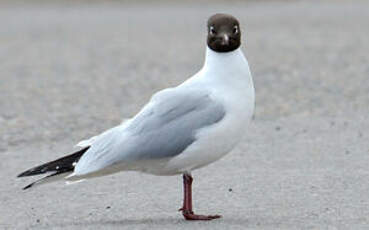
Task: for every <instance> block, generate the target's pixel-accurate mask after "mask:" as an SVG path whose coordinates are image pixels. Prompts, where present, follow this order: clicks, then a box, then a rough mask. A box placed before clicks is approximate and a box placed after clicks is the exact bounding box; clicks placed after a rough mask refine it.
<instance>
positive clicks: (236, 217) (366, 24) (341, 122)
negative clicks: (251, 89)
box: [0, 1, 369, 229]
mask: <svg viewBox="0 0 369 230" xmlns="http://www.w3.org/2000/svg"><path fill="white" fill-rule="evenodd" d="M41 3H42V2H41ZM41 3H39V4H38V5H32V6H31V5H25V4H17V5H8V4H6V3H1V4H2V5H1V7H0V159H1V160H0V169H1V173H0V229H368V228H369V144H368V143H369V132H368V130H369V118H368V114H369V80H368V77H369V64H368V63H369V39H368V37H369V12H368V9H369V3H368V2H367V1H351V2H345V1H334V2H333V1H298V2H294V1H287V2H275V1H272V2H271V1H269V2H268V1H267V2H256V1H252V2H245V3H238V2H231V3H222V2H217V3H216V4H215V3H214V4H209V3H201V4H196V3H195V2H192V3H188V4H184V3H176V4H175V3H170V4H169V3H168V4H167V3H165V2H161V3H160V4H157V5H155V4H153V3H149V2H146V3H141V4H137V5H134V4H131V3H117V2H113V3H105V4H102V3H101V4H98V3H94V4H92V5H86V4H85V3H81V2H80V3H77V4H72V3H71V2H66V3H64V4H56V3H55V4H49V5H41ZM214 12H228V13H232V14H234V15H235V16H237V17H238V18H239V19H240V21H241V24H242V27H243V41H244V42H243V50H244V51H245V54H246V56H247V57H248V60H249V63H250V65H251V68H252V72H253V76H254V81H255V88H256V112H255V119H254V121H253V122H252V124H251V126H250V129H249V130H248V132H247V134H246V136H245V138H244V140H243V141H242V143H241V144H240V145H239V146H238V147H237V148H236V149H235V150H234V151H233V152H232V153H231V154H229V155H228V156H226V157H225V158H224V159H222V160H221V161H218V162H216V163H214V164H212V165H210V166H208V167H206V168H203V169H200V170H198V171H195V172H194V174H193V175H194V178H195V181H194V205H195V210H196V211H197V212H199V213H204V214H222V215H223V218H222V219H219V220H215V221H211V222H186V221H184V220H183V219H182V216H181V215H180V213H179V212H177V210H178V208H179V207H180V206H181V201H182V187H181V186H182V181H181V177H180V176H174V177H155V176H150V175H144V174H139V173H133V172H125V173H120V174H116V175H112V176H108V177H104V178H98V179H94V180H90V181H87V182H84V183H80V184H76V185H69V186H66V185H64V183H62V182H61V183H54V184H49V185H46V186H42V187H37V188H35V189H31V190H28V191H22V190H21V188H22V187H23V186H25V185H26V184H27V183H29V182H31V181H32V179H31V178H25V179H16V175H17V174H18V173H20V172H21V171H23V170H25V169H28V168H30V167H32V166H35V165H37V164H39V163H43V162H46V161H49V160H53V159H55V158H58V157H60V156H62V155H63V154H66V153H69V152H72V151H73V150H75V149H74V148H73V145H74V144H76V143H77V142H78V141H79V140H81V139H84V138H88V137H90V136H92V135H95V134H96V133H98V132H101V131H103V130H105V129H108V128H110V127H112V126H114V125H117V124H118V123H119V122H120V121H121V120H122V119H123V118H124V117H130V116H132V115H134V114H135V113H136V112H137V111H138V110H139V109H140V108H141V106H142V105H144V104H145V103H146V102H147V101H148V100H149V98H150V96H151V95H152V94H153V93H154V92H156V91H158V90H160V89H162V88H166V87H170V86H174V85H176V84H178V83H180V82H182V81H184V80H185V79H187V78H188V77H189V76H191V75H192V74H194V73H195V72H196V71H197V70H198V69H199V68H200V67H201V65H202V63H203V58H204V51H205V22H206V19H207V17H208V16H209V15H211V14H212V13H214Z"/></svg>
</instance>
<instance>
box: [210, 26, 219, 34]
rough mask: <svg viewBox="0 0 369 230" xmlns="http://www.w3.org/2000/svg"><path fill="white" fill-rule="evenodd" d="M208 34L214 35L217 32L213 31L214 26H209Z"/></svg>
mask: <svg viewBox="0 0 369 230" xmlns="http://www.w3.org/2000/svg"><path fill="white" fill-rule="evenodd" d="M210 34H211V35H215V34H217V32H216V31H215V29H214V27H213V26H211V27H210Z"/></svg>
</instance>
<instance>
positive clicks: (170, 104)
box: [75, 88, 225, 172]
mask: <svg viewBox="0 0 369 230" xmlns="http://www.w3.org/2000/svg"><path fill="white" fill-rule="evenodd" d="M224 116H225V110H224V107H223V106H222V104H221V103H219V102H216V101H214V100H213V99H212V98H211V96H210V94H209V93H206V92H202V91H199V90H189V89H187V90H179V89H178V88H174V89H167V90H164V91H161V92H159V93H158V94H157V95H155V96H154V97H153V98H152V100H151V101H150V103H148V104H147V105H146V106H145V107H144V108H143V109H142V110H141V111H140V112H139V113H138V114H137V115H136V116H135V117H134V118H133V119H132V120H130V121H129V122H128V124H125V125H124V126H118V127H115V128H113V129H111V130H108V131H107V132H106V133H105V134H102V135H101V136H99V138H98V139H97V140H96V141H95V142H94V143H93V144H92V146H91V148H90V149H89V150H88V152H86V154H84V155H83V156H82V158H81V160H80V162H78V164H77V165H76V170H75V171H89V172H91V171H97V170H99V169H102V168H105V167H108V166H109V165H113V164H119V163H121V162H131V161H137V160H153V159H160V158H170V157H173V156H176V155H178V154H180V153H182V152H183V151H184V150H185V149H186V148H187V147H188V146H189V145H191V144H192V143H193V142H194V141H195V140H196V132H197V131H198V130H200V129H201V128H204V127H207V126H210V125H213V124H215V123H217V122H219V121H220V120H222V119H223V117H224Z"/></svg>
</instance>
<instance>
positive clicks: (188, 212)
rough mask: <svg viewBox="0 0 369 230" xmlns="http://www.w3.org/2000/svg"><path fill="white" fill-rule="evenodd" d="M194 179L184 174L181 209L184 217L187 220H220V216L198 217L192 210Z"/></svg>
mask: <svg viewBox="0 0 369 230" xmlns="http://www.w3.org/2000/svg"><path fill="white" fill-rule="evenodd" d="M192 181H193V179H192V177H191V175H189V174H183V189H184V197H183V207H182V208H181V209H180V211H182V215H183V216H184V218H185V219H186V220H212V219H217V218H220V217H221V216H220V215H214V216H207V215H197V214H195V213H194V212H193V210H192Z"/></svg>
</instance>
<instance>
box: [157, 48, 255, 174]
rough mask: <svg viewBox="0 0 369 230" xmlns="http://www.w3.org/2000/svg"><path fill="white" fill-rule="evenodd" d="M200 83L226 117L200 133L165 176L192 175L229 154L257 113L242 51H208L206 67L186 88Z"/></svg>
mask: <svg viewBox="0 0 369 230" xmlns="http://www.w3.org/2000/svg"><path fill="white" fill-rule="evenodd" d="M195 84H200V85H201V87H204V89H205V90H209V91H210V92H211V95H212V97H213V99H214V100H216V101H219V102H220V103H222V104H223V106H224V108H225V111H226V115H225V117H224V118H223V119H222V120H221V121H220V122H219V123H217V124H215V125H213V126H211V127H206V128H203V129H202V130H200V131H199V132H198V133H197V135H196V137H197V141H196V142H194V143H193V144H192V145H191V146H189V147H188V148H187V149H186V150H185V151H184V152H183V153H182V154H180V155H178V156H176V157H174V158H173V159H171V160H170V161H169V162H168V163H167V165H166V167H165V168H162V169H161V173H164V174H166V173H169V174H175V173H182V172H190V171H192V170H193V169H197V168H200V167H203V166H205V165H208V164H210V163H212V162H214V161H216V160H218V159H220V158H221V157H223V156H225V155H226V154H227V153H229V152H230V151H231V150H232V149H233V148H234V147H235V146H236V145H237V144H238V143H239V141H240V140H241V139H242V137H243V135H244V134H245V132H246V131H247V126H248V123H249V121H250V120H251V117H252V114H253V112H254V104H255V93H254V86H253V82H252V77H251V74H250V70H249V66H248V63H247V60H246V58H245V57H244V55H243V54H242V51H241V50H240V49H238V50H236V51H233V52H231V53H225V54H219V53H215V52H214V51H211V50H210V49H208V51H207V58H206V62H205V65H204V68H203V69H202V70H201V71H200V72H199V73H198V74H197V75H196V76H195V77H194V78H191V79H190V80H188V81H186V82H185V83H184V84H183V85H182V86H183V87H188V86H190V85H195Z"/></svg>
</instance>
